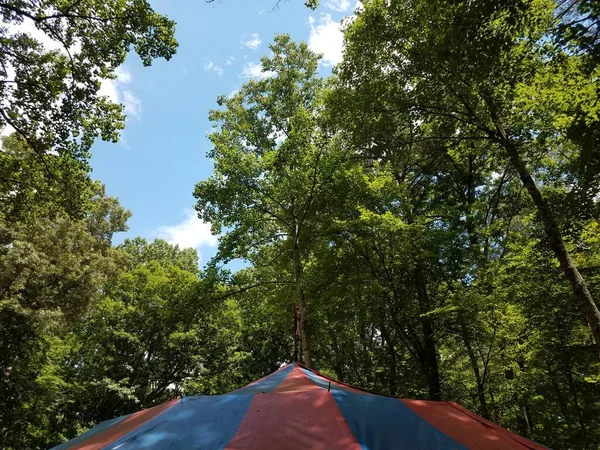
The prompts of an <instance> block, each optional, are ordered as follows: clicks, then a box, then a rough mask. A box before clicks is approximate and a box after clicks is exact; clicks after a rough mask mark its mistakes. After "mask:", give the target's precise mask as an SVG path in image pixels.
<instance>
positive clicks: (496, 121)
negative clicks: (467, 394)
mask: <svg viewBox="0 0 600 450" xmlns="http://www.w3.org/2000/svg"><path fill="white" fill-rule="evenodd" d="M554 12H555V4H554V2H550V1H540V2H533V3H531V4H527V5H524V4H522V3H521V2H516V1H510V0H507V1H505V2H500V3H494V4H493V5H492V4H483V3H477V4H473V3H471V2H458V3H457V2H442V3H439V2H437V3H433V2H428V1H420V0H419V1H414V2H405V3H402V4H393V5H390V6H386V5H385V4H384V2H382V1H370V2H365V5H364V11H363V12H361V13H360V14H359V16H358V18H357V20H355V21H354V22H352V23H351V24H350V25H349V28H348V31H347V44H348V45H347V51H346V58H345V61H344V63H343V64H342V67H341V72H340V73H341V78H342V81H343V82H344V83H346V84H347V85H349V86H351V88H352V89H354V90H355V91H356V92H361V91H362V90H365V91H366V92H369V91H370V92H372V91H373V90H375V91H377V92H379V93H381V94H382V95H385V96H386V99H385V109H384V110H379V111H372V113H379V114H382V113H383V114H386V113H387V114H397V113H401V114H408V113H410V115H411V120H412V121H419V123H421V124H422V125H423V124H426V125H427V126H429V127H430V128H431V137H432V138H438V139H439V140H440V141H442V142H443V141H445V142H456V141H461V142H469V141H477V140H481V141H485V142H488V143H489V144H491V145H490V146H489V151H493V152H495V154H496V155H497V156H498V159H497V160H498V161H501V160H502V159H505V160H507V161H508V162H509V163H510V164H511V166H512V168H513V169H514V170H515V171H516V172H517V174H518V176H519V178H520V179H521V182H522V183H523V186H524V188H525V190H526V191H527V193H528V194H529V196H530V198H531V200H532V202H533V204H534V205H535V207H536V210H537V214H538V218H539V221H540V224H541V225H542V227H543V229H544V238H545V240H546V242H547V244H548V245H549V247H550V248H551V249H552V251H553V252H554V254H555V256H556V258H557V260H558V261H559V264H560V266H561V268H562V269H563V272H564V275H565V277H566V278H567V280H568V281H569V282H570V284H571V286H572V289H573V294H574V298H575V299H577V301H578V304H579V309H580V310H581V311H582V315H583V316H584V317H585V319H586V320H587V322H588V324H589V326H590V328H591V331H592V335H593V337H594V339H595V341H596V342H597V343H598V342H600V311H599V310H598V307H597V306H596V304H595V301H594V298H593V297H592V295H591V293H590V291H589V289H588V287H587V285H586V283H585V281H584V279H583V277H582V276H581V274H580V272H579V270H578V268H577V267H576V266H575V264H574V262H573V258H572V257H571V254H570V252H569V251H568V249H567V245H566V243H565V239H564V237H563V231H562V230H561V229H560V227H559V224H558V221H557V218H556V213H555V212H554V211H553V209H552V207H551V205H550V204H549V202H548V199H547V197H546V196H545V195H544V192H543V189H542V188H540V186H539V185H538V184H536V182H535V181H534V178H533V176H535V175H536V173H538V171H539V172H543V169H542V164H541V158H540V155H543V154H544V153H545V152H546V151H547V149H548V148H551V149H552V150H550V151H555V152H560V151H561V149H562V148H568V147H566V146H567V144H566V143H565V138H566V132H567V128H568V126H569V125H570V124H572V121H573V118H574V117H573V116H572V115H569V111H571V110H572V108H573V107H574V105H575V104H577V105H578V109H579V110H580V111H581V113H582V114H583V115H584V116H585V117H587V120H588V121H591V122H593V121H595V120H596V119H595V117H596V113H595V111H596V106H595V105H596V100H595V98H596V94H595V88H594V87H592V86H593V85H594V82H593V80H595V79H596V78H597V77H594V76H591V77H590V74H589V73H587V72H586V71H584V70H583V65H582V61H581V59H580V57H579V56H578V55H577V54H575V55H571V54H570V53H569V51H568V49H567V50H566V51H565V50H564V49H562V48H560V47H559V48H556V47H554V46H553V45H552V44H551V43H550V42H551V40H552V32H553V30H554V28H553V23H554ZM463 42H470V45H468V46H465V45H463V44H462V43H463ZM567 78H568V79H571V80H577V81H575V84H573V85H572V87H571V86H570V87H569V89H570V91H569V92H567V91H565V89H564V88H563V86H564V84H563V83H562V81H561V80H565V79H567ZM379 83H381V85H382V86H386V87H389V89H388V88H383V87H382V86H379V87H378V84H379ZM385 89H387V90H385ZM362 95H363V98H366V95H365V93H363V94H362ZM569 98H571V99H574V100H573V101H569V100H568V99H569ZM570 151H575V152H576V151H577V149H573V148H570ZM501 170H502V168H501V167H498V172H500V171H501Z"/></svg>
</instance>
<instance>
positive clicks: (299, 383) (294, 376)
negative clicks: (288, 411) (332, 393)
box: [272, 365, 322, 393]
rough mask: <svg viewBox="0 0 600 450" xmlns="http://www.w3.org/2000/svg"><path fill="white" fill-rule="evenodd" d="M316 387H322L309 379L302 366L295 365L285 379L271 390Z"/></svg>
mask: <svg viewBox="0 0 600 450" xmlns="http://www.w3.org/2000/svg"><path fill="white" fill-rule="evenodd" d="M316 389H322V388H320V387H319V386H317V385H316V384H315V383H313V382H312V381H311V379H310V378H308V376H306V374H305V373H304V370H302V367H300V366H298V365H296V366H294V368H293V369H292V371H291V372H290V373H289V375H288V376H287V377H285V380H283V381H282V383H281V384H280V385H279V386H277V388H276V389H275V390H274V391H272V392H274V393H275V392H287V391H296V392H298V391H314V390H316Z"/></svg>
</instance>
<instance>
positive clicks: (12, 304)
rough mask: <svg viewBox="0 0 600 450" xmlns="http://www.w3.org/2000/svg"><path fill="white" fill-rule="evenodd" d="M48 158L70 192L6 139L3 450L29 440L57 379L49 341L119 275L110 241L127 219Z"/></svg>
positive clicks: (0, 278)
mask: <svg viewBox="0 0 600 450" xmlns="http://www.w3.org/2000/svg"><path fill="white" fill-rule="evenodd" d="M50 157H51V158H56V159H57V160H59V163H58V164H57V167H61V168H64V169H65V170H64V171H62V172H60V173H57V174H56V176H57V177H58V178H59V179H60V180H68V182H69V184H70V186H72V187H73V189H72V190H71V191H67V192H64V191H61V190H60V189H58V188H57V186H56V184H55V183H54V182H53V181H52V180H48V179H47V178H46V177H45V165H44V163H43V161H40V160H39V159H38V158H35V157H34V156H33V152H32V150H31V148H30V147H28V146H27V145H26V144H25V143H24V142H23V140H22V139H19V138H17V137H16V136H12V137H10V138H6V139H5V140H4V151H3V152H2V155H1V158H0V162H1V169H0V171H1V173H2V175H1V176H2V204H3V207H4V208H3V210H2V214H1V215H0V243H1V244H2V245H1V250H0V315H1V316H2V320H1V323H2V328H1V330H0V345H1V347H0V353H1V354H2V357H1V358H0V367H1V369H0V370H1V372H0V373H1V377H0V392H2V395H1V399H2V400H1V407H0V410H1V413H0V443H1V444H0V445H1V446H2V447H6V448H19V447H21V448H22V443H24V442H25V441H26V438H25V436H26V435H27V434H28V433H29V432H28V431H27V430H28V428H29V426H30V421H34V416H35V413H32V409H35V408H34V407H33V406H34V405H35V404H36V398H37V395H38V394H39V395H40V396H42V395H43V393H42V391H43V392H46V391H45V388H44V387H43V386H42V385H41V383H43V382H45V381H50V380H51V379H52V377H50V378H47V377H44V370H45V367H46V365H45V364H46V362H47V360H48V354H49V353H51V350H50V349H51V347H52V345H51V342H52V341H53V339H54V337H55V336H56V334H57V332H58V330H62V329H63V328H64V327H65V326H68V325H69V324H72V323H74V322H76V321H77V320H78V319H79V318H80V317H81V316H82V315H83V314H84V313H85V312H86V311H87V309H88V307H89V305H90V304H92V303H93V301H94V300H95V299H96V296H97V295H98V293H99V292H100V289H101V287H102V285H103V283H104V282H105V280H106V278H107V277H109V276H111V275H112V274H113V273H114V271H115V269H116V263H115V259H114V251H113V250H112V248H111V237H112V234H113V233H114V232H116V231H123V230H125V229H126V225H125V222H126V220H127V218H128V217H129V212H128V211H126V210H124V209H123V208H122V207H121V206H120V205H119V203H118V201H117V200H116V199H113V198H109V197H106V195H105V192H104V187H103V186H102V185H100V184H99V183H96V182H92V181H91V180H90V179H89V178H88V176H87V174H86V173H85V172H83V171H81V169H80V168H79V167H77V166H76V165H75V166H73V165H72V164H71V162H72V161H70V160H63V159H62V157H61V156H60V155H51V156H50ZM24 168H26V169H27V170H23V169H24ZM48 375H49V374H48ZM49 376H50V375H49ZM51 385H52V386H53V387H50V386H51ZM46 387H48V389H51V390H53V389H55V388H56V389H60V388H59V387H56V385H54V384H53V383H49V384H48V385H47V386H46Z"/></svg>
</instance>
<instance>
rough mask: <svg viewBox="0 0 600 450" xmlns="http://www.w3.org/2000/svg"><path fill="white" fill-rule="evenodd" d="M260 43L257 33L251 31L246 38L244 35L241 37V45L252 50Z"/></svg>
mask: <svg viewBox="0 0 600 450" xmlns="http://www.w3.org/2000/svg"><path fill="white" fill-rule="evenodd" d="M261 43H262V41H261V40H260V36H259V35H258V33H252V34H251V35H250V37H249V38H248V39H246V37H245V36H244V37H243V38H242V45H243V46H244V47H248V48H250V49H252V50H256V49H257V48H258V47H259V46H260V44H261Z"/></svg>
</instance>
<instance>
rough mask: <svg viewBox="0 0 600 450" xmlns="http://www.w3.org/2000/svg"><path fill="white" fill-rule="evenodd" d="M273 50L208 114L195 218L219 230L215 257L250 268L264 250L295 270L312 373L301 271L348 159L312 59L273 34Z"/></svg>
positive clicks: (306, 357) (303, 337)
mask: <svg viewBox="0 0 600 450" xmlns="http://www.w3.org/2000/svg"><path fill="white" fill-rule="evenodd" d="M270 48H271V50H272V51H273V56H272V57H270V58H267V57H263V58H262V69H263V72H265V73H267V74H268V75H272V76H269V77H267V78H265V79H263V80H259V81H254V80H252V81H250V82H248V83H246V84H245V85H244V86H242V88H241V89H240V91H239V92H238V93H236V94H235V95H233V96H232V97H230V98H226V97H220V98H219V100H218V103H219V105H220V106H223V107H224V109H221V110H213V111H211V113H210V118H211V120H212V121H213V122H214V123H215V127H216V128H217V129H216V130H215V131H214V132H213V133H211V134H210V136H209V138H210V140H211V142H212V143H213V146H214V147H213V149H212V150H211V151H210V153H209V156H210V157H211V158H213V159H214V161H215V175H214V176H212V177H211V178H209V179H208V180H205V181H202V182H200V183H198V184H197V185H196V189H195V191H194V196H195V197H196V198H197V199H198V202H197V204H196V210H197V211H198V215H199V217H200V218H202V219H203V220H205V221H208V222H210V223H211V224H212V226H213V231H214V232H215V233H220V232H221V231H223V230H225V232H224V234H223V235H222V237H221V241H220V244H219V254H218V259H222V260H228V259H230V258H246V259H249V260H255V259H256V257H257V255H258V253H259V250H260V249H261V248H265V247H269V246H271V247H273V248H274V249H276V251H275V252H274V255H273V259H272V260H271V261H270V262H269V263H268V264H269V265H273V264H277V265H279V266H281V265H282V264H285V265H287V264H289V265H290V266H291V267H292V268H293V272H292V273H293V275H292V276H293V285H294V286H295V301H296V303H297V304H298V307H299V310H300V318H301V319H300V327H299V332H300V337H301V341H302V356H303V360H304V363H305V364H306V365H307V366H310V365H311V360H312V357H311V350H310V349H311V347H310V327H309V320H308V317H309V303H310V302H309V300H308V299H307V297H306V287H305V280H304V278H305V270H306V268H305V263H306V261H307V258H308V257H309V254H310V251H311V245H312V242H313V240H314V238H315V236H316V235H317V232H316V229H317V227H318V223H319V222H320V216H321V215H322V214H323V213H324V212H325V211H326V208H327V207H328V205H330V204H331V200H332V197H331V196H335V195H337V194H336V192H337V191H336V190H335V189H334V188H333V187H332V183H331V181H332V177H333V176H334V174H335V173H336V171H337V170H338V169H339V167H340V165H341V164H343V162H344V160H345V151H344V150H343V148H341V147H340V140H339V138H338V137H336V136H335V135H332V134H330V133H328V132H327V129H326V128H325V127H324V126H323V123H324V122H323V119H322V117H321V115H320V111H321V109H322V100H321V96H322V95H321V94H322V92H323V89H324V82H323V80H322V79H320V78H318V77H317V76H316V71H317V63H318V60H319V58H318V56H317V55H315V54H313V53H311V52H310V51H309V50H308V47H307V45H306V44H304V43H301V44H295V43H293V42H292V41H291V40H290V37H289V36H287V35H278V36H276V37H275V43H274V44H273V45H271V46H270Z"/></svg>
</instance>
